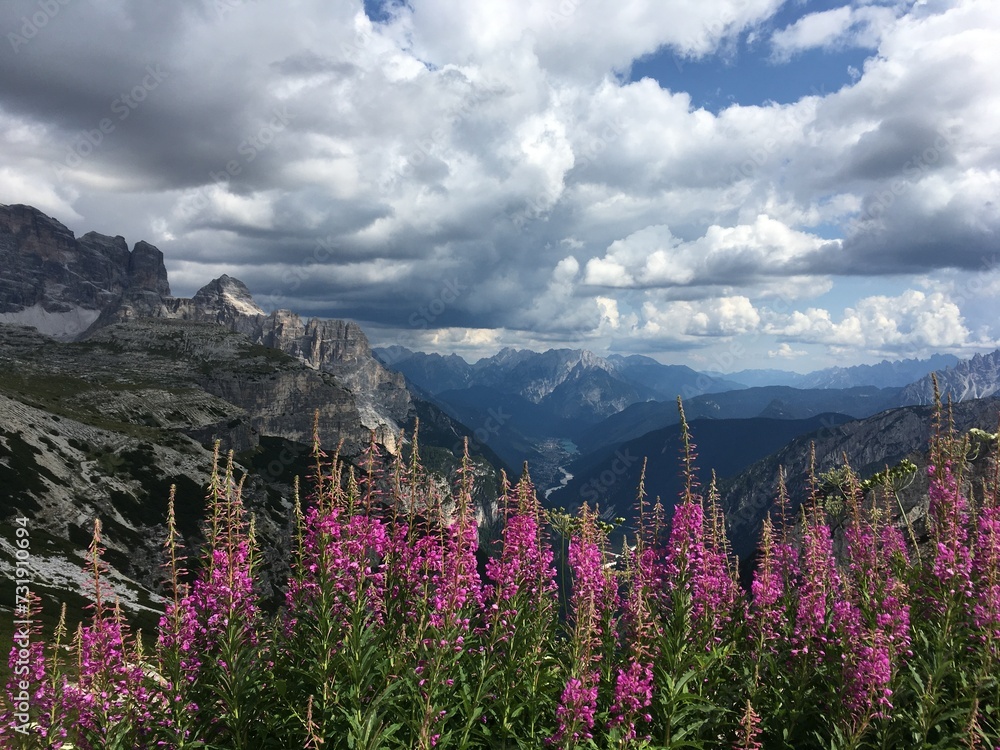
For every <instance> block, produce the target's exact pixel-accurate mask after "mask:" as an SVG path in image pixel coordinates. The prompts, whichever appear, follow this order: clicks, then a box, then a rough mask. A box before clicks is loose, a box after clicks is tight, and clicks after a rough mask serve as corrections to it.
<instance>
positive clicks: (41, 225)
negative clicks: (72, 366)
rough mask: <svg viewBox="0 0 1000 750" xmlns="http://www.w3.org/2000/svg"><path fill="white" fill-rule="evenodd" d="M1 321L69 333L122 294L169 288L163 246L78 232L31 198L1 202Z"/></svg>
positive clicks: (81, 328) (74, 334)
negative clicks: (21, 202) (16, 202)
mask: <svg viewBox="0 0 1000 750" xmlns="http://www.w3.org/2000/svg"><path fill="white" fill-rule="evenodd" d="M0 268H3V275H2V277H0V323H10V324H15V325H30V326H34V327H35V328H37V329H38V330H39V331H41V332H42V333H45V334H47V335H50V336H53V337H56V338H59V339H63V340H71V339H74V338H76V337H77V336H79V335H80V334H82V333H83V332H84V331H85V330H86V329H87V328H88V327H89V326H90V325H91V324H92V323H93V322H94V321H96V320H97V318H98V317H99V315H100V314H101V312H102V311H103V310H105V309H106V308H107V307H109V306H110V305H112V304H114V303H115V301H116V300H117V299H118V298H120V297H121V295H123V294H127V293H132V294H136V295H142V294H150V295H153V296H158V297H162V296H168V295H169V294H170V286H169V284H168V283H167V271H166V268H165V267H164V265H163V254H162V253H161V252H160V251H159V250H157V249H156V248H155V247H153V246H152V245H149V244H147V243H145V242H139V243H137V244H136V245H135V247H134V248H133V249H132V250H131V251H129V249H128V245H127V244H126V243H125V239H124V238H123V237H108V236H106V235H102V234H97V233H96V232H90V233H88V234H85V235H83V236H82V237H80V238H79V239H76V238H75V237H74V236H73V233H72V232H71V231H70V230H69V229H67V228H66V227H65V226H63V225H62V224H60V223H59V222H58V221H56V220H55V219H52V218H49V217H48V216H46V215H45V214H43V213H42V212H40V211H38V210H37V209H34V208H32V207H30V206H22V205H13V206H5V205H0Z"/></svg>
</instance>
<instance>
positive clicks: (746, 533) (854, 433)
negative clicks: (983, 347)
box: [703, 397, 1000, 557]
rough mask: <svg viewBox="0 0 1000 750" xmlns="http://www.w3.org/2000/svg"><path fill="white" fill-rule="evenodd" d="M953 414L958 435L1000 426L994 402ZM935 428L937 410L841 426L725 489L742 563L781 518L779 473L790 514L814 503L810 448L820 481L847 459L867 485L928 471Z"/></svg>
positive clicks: (915, 519)
mask: <svg viewBox="0 0 1000 750" xmlns="http://www.w3.org/2000/svg"><path fill="white" fill-rule="evenodd" d="M953 414H954V420H955V427H956V429H957V430H958V431H960V432H966V431H968V430H969V429H971V428H973V427H976V428H979V429H981V430H985V431H988V432H995V431H996V429H997V423H998V418H1000V399H998V398H996V397H991V398H986V399H977V400H971V401H967V402H963V403H957V404H955V405H954V409H953ZM932 423H933V407H931V406H907V407H902V408H899V409H892V410H889V411H885V412H882V413H880V414H877V415H875V416H872V417H869V418H867V419H863V420H857V421H852V422H848V423H846V424H842V425H839V426H838V425H828V426H826V427H824V428H823V429H822V430H820V431H819V432H818V433H815V434H810V435H804V436H802V437H799V438H796V439H795V440H793V441H791V442H790V443H788V445H786V446H785V447H784V448H782V449H781V450H779V451H778V452H776V453H774V454H773V455H771V456H768V457H767V458H765V459H763V460H762V461H759V462H758V463H756V464H754V465H752V466H750V467H748V468H747V469H746V470H745V471H743V472H742V473H740V474H739V475H738V476H736V477H734V478H732V479H731V480H729V481H726V482H723V484H722V506H723V510H724V511H725V513H726V525H727V529H728V532H729V536H730V539H731V540H732V542H733V547H734V550H735V551H736V553H737V554H739V555H740V556H741V557H747V556H748V555H750V554H751V553H752V552H753V551H754V548H755V546H756V544H757V539H758V538H759V535H760V529H761V524H762V523H763V521H764V518H766V517H767V515H768V513H774V514H777V513H778V511H777V509H776V498H777V495H778V491H777V488H778V472H779V469H780V468H782V467H783V468H784V470H785V473H786V482H787V486H788V493H789V497H790V499H791V501H792V504H791V508H790V509H789V511H790V513H791V514H794V513H795V512H796V509H797V508H798V506H799V504H800V503H801V502H802V500H803V499H804V498H806V497H807V496H808V477H809V461H810V446H811V445H812V444H813V443H814V444H815V447H816V471H817V474H822V473H824V472H827V471H830V470H831V469H836V468H837V467H839V466H841V465H842V463H843V458H844V456H845V455H846V456H847V459H848V461H849V463H850V465H851V466H852V467H853V469H854V470H855V471H856V472H857V473H858V474H859V475H860V476H861V477H862V478H866V477H870V476H871V475H873V474H875V473H876V472H879V471H883V470H884V469H886V468H887V467H892V466H895V465H897V464H898V463H899V462H900V461H902V460H903V459H904V458H908V459H911V460H913V461H914V462H916V463H917V464H918V465H921V466H926V464H927V461H926V453H927V448H928V445H929V442H930V438H931V434H932ZM703 466H706V467H707V466H708V464H703ZM912 482H913V483H912V485H911V486H910V487H909V488H907V489H905V490H902V491H900V492H899V494H900V498H901V502H902V505H903V508H904V509H905V510H906V513H907V517H908V519H909V520H910V523H911V525H913V527H914V528H915V529H916V533H917V534H918V537H919V535H921V534H925V532H926V526H925V521H926V515H927V478H926V472H920V471H918V472H917V473H916V474H915V475H914V476H913V479H912ZM890 513H891V516H892V520H893V522H894V523H897V524H901V523H902V516H901V514H900V513H899V512H898V509H897V508H895V507H890ZM793 517H794V515H793ZM918 541H919V539H918Z"/></svg>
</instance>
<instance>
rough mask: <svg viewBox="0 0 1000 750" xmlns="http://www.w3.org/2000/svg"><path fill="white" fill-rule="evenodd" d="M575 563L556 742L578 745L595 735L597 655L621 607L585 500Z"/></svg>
mask: <svg viewBox="0 0 1000 750" xmlns="http://www.w3.org/2000/svg"><path fill="white" fill-rule="evenodd" d="M569 564H570V568H571V570H572V573H573V594H572V597H571V600H570V627H571V632H570V658H571V662H570V665H569V675H568V678H567V680H566V685H565V688H564V689H563V693H562V697H561V699H560V701H559V706H558V708H557V709H556V719H557V721H558V723H559V725H558V728H557V730H556V733H555V734H554V735H553V736H552V737H551V738H550V742H552V743H557V744H558V743H561V745H562V746H565V747H573V746H575V745H576V744H577V743H579V742H581V741H582V740H585V739H590V738H592V737H593V734H592V732H591V730H592V729H593V728H594V719H595V715H596V712H597V697H598V690H599V687H600V677H601V675H600V671H599V670H598V669H597V668H595V660H596V659H597V658H598V654H599V651H600V650H601V647H602V645H603V638H602V636H604V635H605V627H606V623H607V620H608V619H609V615H610V614H611V613H613V612H614V610H615V609H616V607H617V598H618V591H617V585H616V583H615V580H614V574H613V573H612V572H611V571H610V570H609V569H608V568H607V567H606V566H605V560H604V552H603V550H602V545H601V539H600V532H599V531H598V530H597V525H596V516H595V513H594V512H593V511H591V510H590V508H589V507H588V506H587V505H586V504H585V505H584V506H583V509H582V510H581V511H580V531H579V534H578V535H574V536H573V537H572V538H571V539H570V543H569Z"/></svg>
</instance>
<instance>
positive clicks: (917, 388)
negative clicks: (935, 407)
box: [902, 350, 1000, 404]
mask: <svg viewBox="0 0 1000 750" xmlns="http://www.w3.org/2000/svg"><path fill="white" fill-rule="evenodd" d="M934 376H935V377H936V378H937V381H938V387H939V388H940V390H941V397H942V398H945V399H947V398H949V397H950V398H951V400H952V401H968V400H969V399H974V398H986V397H987V396H992V395H993V394H995V393H998V392H1000V350H997V351H995V352H991V353H990V354H976V355H974V356H973V357H972V358H971V359H963V360H962V361H960V362H959V363H958V364H956V365H955V366H954V367H949V368H947V369H945V370H939V371H938V372H936V373H934ZM902 398H904V399H906V402H907V403H914V404H931V403H933V402H934V383H933V382H932V380H931V376H930V375H928V376H926V377H924V378H921V379H920V380H918V381H916V382H915V383H911V384H910V385H908V386H906V388H904V389H903V393H902Z"/></svg>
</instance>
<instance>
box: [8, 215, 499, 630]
mask: <svg viewBox="0 0 1000 750" xmlns="http://www.w3.org/2000/svg"><path fill="white" fill-rule="evenodd" d="M0 263H2V264H3V265H2V266H0V267H2V268H3V269H4V271H3V274H2V276H0V580H3V578H4V571H7V572H9V571H11V570H12V569H13V568H12V565H13V553H14V547H13V546H12V541H13V539H12V537H11V533H12V530H13V528H14V527H13V525H12V524H10V523H6V522H5V519H9V518H10V517H12V516H14V515H23V516H26V517H27V518H29V519H30V522H31V528H32V535H33V536H32V539H33V544H34V545H35V547H34V552H33V555H34V557H33V560H34V561H36V562H37V564H38V565H37V571H36V578H35V581H34V586H35V589H36V590H37V591H38V592H39V593H42V594H43V595H51V596H50V597H49V598H48V601H51V600H53V599H60V598H62V599H64V598H65V596H66V591H67V590H73V589H75V590H78V591H79V590H81V589H82V583H83V582H82V579H81V578H80V562H81V557H80V553H81V552H82V551H84V550H85V549H86V547H87V543H88V540H89V536H90V529H91V528H92V524H93V520H94V518H97V517H100V518H101V519H102V522H103V523H104V528H105V533H104V545H105V546H106V547H107V548H108V556H107V559H108V562H109V563H111V566H112V572H111V577H112V579H113V580H114V581H115V586H116V591H117V593H118V594H119V595H120V596H121V597H122V599H123V603H125V604H126V605H127V607H128V608H129V610H130V611H131V612H132V613H133V614H134V613H135V612H136V611H148V612H152V610H155V609H156V608H157V607H158V603H157V599H156V595H155V590H156V587H157V582H158V581H159V579H160V567H159V566H160V562H161V560H160V554H161V552H162V548H161V545H162V542H163V532H164V528H163V523H164V521H165V518H166V516H165V513H166V502H167V498H168V496H169V493H170V487H171V486H172V485H175V486H176V492H177V502H178V506H177V513H178V522H179V523H180V525H181V527H182V528H181V530H182V533H183V534H184V537H185V540H186V542H187V544H188V549H189V550H190V549H197V547H198V544H199V539H198V528H199V524H200V522H201V520H202V516H203V512H204V500H205V491H206V490H205V485H206V482H207V481H208V478H209V471H210V468H211V461H212V444H213V443H214V442H215V441H220V443H221V447H222V450H223V451H229V450H231V451H233V452H234V454H235V466H236V471H237V472H238V474H240V475H241V476H245V499H246V503H247V505H248V507H249V509H250V510H251V511H252V512H253V513H254V514H255V516H256V518H257V530H258V534H259V537H260V541H261V545H262V556H263V557H262V559H263V560H264V567H265V568H266V571H265V578H266V579H267V580H266V582H265V583H266V585H267V586H271V585H272V584H278V585H280V581H281V579H282V577H283V573H284V571H286V570H287V564H288V554H287V553H288V543H289V542H288V539H289V536H288V519H289V510H290V507H291V505H290V503H291V496H292V491H291V484H292V481H293V478H294V477H295V476H300V477H303V478H305V477H306V476H307V475H308V474H309V473H310V471H311V465H312V461H311V459H310V451H311V448H310V446H311V444H312V436H313V420H314V415H318V431H319V438H320V440H321V443H322V445H323V447H324V448H326V449H327V450H332V449H333V448H334V446H336V445H337V444H338V443H341V444H342V450H341V455H342V457H344V458H346V459H347V460H351V459H352V457H356V456H357V455H358V454H359V453H360V452H361V450H362V449H363V448H364V447H366V446H367V445H368V444H369V442H370V439H371V435H372V431H375V436H376V440H377V441H378V442H380V443H382V445H383V446H385V448H386V449H387V450H386V451H384V452H383V453H384V454H386V455H387V460H392V454H397V455H399V454H401V453H402V452H403V450H404V448H405V446H402V445H398V444H397V443H398V436H399V435H400V432H401V431H406V432H407V433H410V434H412V430H413V428H414V423H415V420H416V419H417V417H419V418H420V421H421V424H422V425H423V427H422V429H421V447H422V450H421V454H422V457H423V458H424V460H425V461H426V462H427V465H428V469H429V470H431V471H433V472H434V474H435V476H439V477H440V482H441V485H442V487H448V486H451V485H452V484H453V482H454V479H455V477H454V473H455V471H456V470H457V468H458V466H459V463H460V462H459V458H458V457H456V455H455V448H456V447H457V448H458V449H459V450H460V449H461V445H462V441H463V438H465V437H470V438H471V436H472V434H471V432H470V431H469V430H467V429H465V428H464V427H462V426H461V425H458V424H457V423H455V422H454V421H452V420H451V419H449V418H448V417H447V416H446V415H444V414H443V413H442V412H441V411H440V410H438V409H436V408H435V407H433V406H431V405H430V404H427V403H424V402H421V401H419V400H415V399H412V398H411V396H410V394H409V392H408V391H407V390H406V387H405V383H404V380H403V377H402V376H401V375H399V374H396V373H390V372H389V371H387V370H386V369H385V368H384V367H383V366H382V365H381V364H380V363H378V362H377V361H376V360H375V359H374V357H373V356H372V353H371V350H370V348H369V344H368V340H367V338H366V337H365V335H364V333H363V332H362V331H361V329H360V328H359V327H358V326H357V325H356V324H354V323H349V322H344V321H324V320H310V321H303V320H302V319H301V318H300V317H299V316H297V315H295V314H293V313H291V312H288V311H277V312H275V313H272V314H270V315H266V314H265V313H264V311H263V310H261V309H260V307H259V306H258V305H257V304H256V303H255V302H254V300H253V297H252V295H251V294H250V292H249V290H248V289H247V287H246V286H245V285H244V284H243V283H242V282H240V281H239V280H237V279H234V278H231V277H229V276H222V277H220V278H218V279H216V280H214V281H212V282H210V283H209V284H206V285H205V286H204V287H203V288H202V289H200V290H199V291H198V292H197V293H196V294H195V295H194V296H193V297H191V298H189V299H188V298H177V297H172V296H171V295H170V288H169V285H168V283H167V275H166V270H165V268H164V263H163V256H162V254H161V253H160V252H159V250H157V249H156V248H155V247H153V246H152V245H149V244H147V243H145V242H139V243H137V244H136V245H135V246H134V247H133V248H132V249H131V250H129V248H128V246H127V244H126V243H125V240H124V239H123V238H122V237H107V236H104V235H99V234H95V233H90V234H86V235H84V236H83V237H80V238H78V239H77V238H75V237H74V236H73V233H72V232H71V231H70V230H68V229H67V228H66V227H64V226H63V225H62V224H60V223H59V222H57V221H55V220H54V219H51V218H49V217H47V216H45V215H44V214H42V213H41V212H39V211H37V210H36V209H33V208H30V207H27V206H0ZM21 326H26V327H21ZM43 334H47V335H43ZM50 336H55V337H57V338H58V339H61V341H60V340H56V339H55V338H50ZM478 454H479V456H478V457H477V458H476V459H474V465H475V467H476V469H475V470H476V474H477V476H479V477H480V478H481V479H482V482H481V484H480V485H479V486H478V487H477V489H476V494H475V501H476V503H477V506H478V509H479V512H480V516H481V517H483V518H486V517H491V516H492V515H493V513H494V510H495V507H496V488H497V474H496V472H495V470H494V469H493V467H492V465H491V463H490V459H492V460H494V461H495V460H496V459H495V457H492V456H490V457H489V458H483V451H482V450H479V451H478ZM307 493H308V485H307V486H306V488H305V489H304V494H307ZM150 607H151V608H152V610H150V609H149V608H150ZM144 608H145V609H144ZM147 624H149V623H147ZM152 624H153V625H155V618H154V621H153V622H152Z"/></svg>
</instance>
